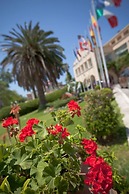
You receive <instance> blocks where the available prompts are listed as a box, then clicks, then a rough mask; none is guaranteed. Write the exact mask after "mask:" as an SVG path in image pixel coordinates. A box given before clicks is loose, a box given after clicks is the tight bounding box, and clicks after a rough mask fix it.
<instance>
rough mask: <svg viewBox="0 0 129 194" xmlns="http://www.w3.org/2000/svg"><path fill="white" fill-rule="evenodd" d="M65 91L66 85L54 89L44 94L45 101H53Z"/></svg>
mask: <svg viewBox="0 0 129 194" xmlns="http://www.w3.org/2000/svg"><path fill="white" fill-rule="evenodd" d="M66 91H67V87H64V88H62V89H59V90H56V91H54V92H52V93H50V94H47V95H46V101H47V102H53V101H55V100H57V99H59V98H61V97H62V95H63V94H64V93H65V92H66Z"/></svg>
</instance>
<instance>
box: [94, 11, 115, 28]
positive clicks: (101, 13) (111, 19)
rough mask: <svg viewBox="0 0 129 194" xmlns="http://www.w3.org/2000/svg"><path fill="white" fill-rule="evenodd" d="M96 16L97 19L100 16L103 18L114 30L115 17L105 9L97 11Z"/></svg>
mask: <svg viewBox="0 0 129 194" xmlns="http://www.w3.org/2000/svg"><path fill="white" fill-rule="evenodd" d="M96 14H97V18H98V19H99V18H100V17H101V16H104V17H105V18H106V19H107V20H108V22H109V24H110V26H111V27H112V28H114V27H116V26H117V25H118V20H117V17H116V16H115V15H114V14H113V13H111V12H109V11H107V10H105V9H97V10H96Z"/></svg>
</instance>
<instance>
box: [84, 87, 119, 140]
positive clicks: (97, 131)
mask: <svg viewBox="0 0 129 194" xmlns="http://www.w3.org/2000/svg"><path fill="white" fill-rule="evenodd" d="M112 100H113V93H112V90H111V89H109V88H103V89H101V90H90V91H88V92H87V93H86V95H85V101H86V106H85V110H84V118H85V124H86V129H87V130H88V131H89V132H90V133H91V134H92V135H93V136H95V137H96V138H97V140H98V141H99V142H101V143H102V142H104V141H105V142H106V141H107V140H108V138H109V137H111V136H112V137H113V135H115V134H117V128H118V123H119V120H118V114H117V113H116V112H114V107H113V106H112Z"/></svg>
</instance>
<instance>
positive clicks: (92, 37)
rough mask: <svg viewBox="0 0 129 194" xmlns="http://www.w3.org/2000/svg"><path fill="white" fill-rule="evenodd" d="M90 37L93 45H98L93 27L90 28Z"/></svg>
mask: <svg viewBox="0 0 129 194" xmlns="http://www.w3.org/2000/svg"><path fill="white" fill-rule="evenodd" d="M90 36H91V39H92V42H93V44H94V45H96V38H95V33H94V30H93V28H92V26H90Z"/></svg>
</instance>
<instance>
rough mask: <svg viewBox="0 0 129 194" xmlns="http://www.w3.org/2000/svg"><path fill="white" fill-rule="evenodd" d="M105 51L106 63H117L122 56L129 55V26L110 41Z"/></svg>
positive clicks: (105, 46) (104, 47)
mask: <svg viewBox="0 0 129 194" xmlns="http://www.w3.org/2000/svg"><path fill="white" fill-rule="evenodd" d="M103 49H104V53H105V58H106V62H110V61H115V60H116V59H117V58H119V57H121V56H122V55H124V54H126V53H129V24H128V25H127V26H126V27H125V28H123V29H122V30H121V31H119V32H118V33H117V34H116V35H115V36H114V37H113V38H112V39H111V40H109V41H108V42H107V43H106V44H105V45H104V46H103Z"/></svg>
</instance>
